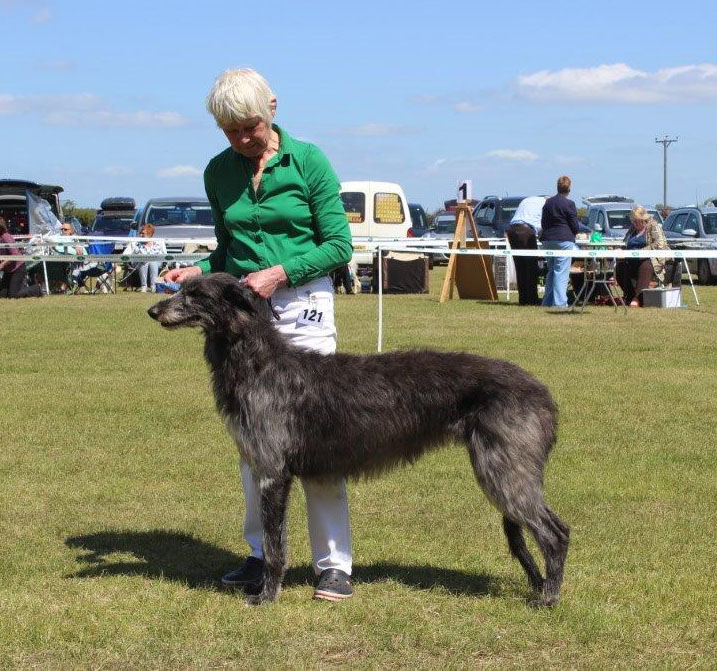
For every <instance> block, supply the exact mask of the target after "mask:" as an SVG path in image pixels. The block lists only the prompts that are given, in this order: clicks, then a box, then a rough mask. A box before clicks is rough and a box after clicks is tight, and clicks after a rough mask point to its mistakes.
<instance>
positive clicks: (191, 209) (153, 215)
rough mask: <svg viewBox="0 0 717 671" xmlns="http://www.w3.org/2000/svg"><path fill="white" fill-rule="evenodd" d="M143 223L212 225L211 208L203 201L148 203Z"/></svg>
mask: <svg viewBox="0 0 717 671" xmlns="http://www.w3.org/2000/svg"><path fill="white" fill-rule="evenodd" d="M144 223H145V224H153V225H154V226H179V225H182V224H192V225H194V226H213V225H214V220H213V219H212V210H211V208H210V207H209V204H206V205H205V204H204V203H169V204H161V205H149V206H148V207H147V214H146V216H145V218H144Z"/></svg>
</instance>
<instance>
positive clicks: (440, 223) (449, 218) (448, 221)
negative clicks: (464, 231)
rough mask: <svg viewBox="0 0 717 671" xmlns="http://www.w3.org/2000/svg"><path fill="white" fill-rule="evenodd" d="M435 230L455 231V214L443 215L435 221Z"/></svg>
mask: <svg viewBox="0 0 717 671" xmlns="http://www.w3.org/2000/svg"><path fill="white" fill-rule="evenodd" d="M433 226H434V228H433V230H434V231H435V232H436V233H453V232H455V230H456V217H455V215H445V214H444V215H441V216H439V217H436V219H435V221H434V222H433Z"/></svg>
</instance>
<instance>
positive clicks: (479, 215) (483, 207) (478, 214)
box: [473, 203, 488, 219]
mask: <svg viewBox="0 0 717 671" xmlns="http://www.w3.org/2000/svg"><path fill="white" fill-rule="evenodd" d="M487 209H488V204H487V203H481V205H480V207H479V208H478V209H477V210H476V213H475V215H474V217H473V218H474V219H484V218H485V211H486V210H487Z"/></svg>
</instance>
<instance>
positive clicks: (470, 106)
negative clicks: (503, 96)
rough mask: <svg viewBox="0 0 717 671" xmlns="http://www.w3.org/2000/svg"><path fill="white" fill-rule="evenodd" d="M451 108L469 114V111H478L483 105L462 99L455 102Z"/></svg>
mask: <svg viewBox="0 0 717 671" xmlns="http://www.w3.org/2000/svg"><path fill="white" fill-rule="evenodd" d="M453 109H454V111H456V112H460V113H462V114H470V113H471V112H478V111H480V110H482V109H483V105H476V104H475V103H471V102H468V101H467V100H464V101H463V102H459V103H456V104H455V105H453Z"/></svg>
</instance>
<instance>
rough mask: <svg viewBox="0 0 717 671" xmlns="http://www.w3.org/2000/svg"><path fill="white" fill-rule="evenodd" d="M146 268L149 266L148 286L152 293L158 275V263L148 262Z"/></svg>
mask: <svg viewBox="0 0 717 671" xmlns="http://www.w3.org/2000/svg"><path fill="white" fill-rule="evenodd" d="M147 266H149V286H150V288H151V289H152V291H154V285H155V284H157V275H159V263H158V262H157V261H150V262H149V263H148V264H147Z"/></svg>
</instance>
